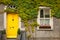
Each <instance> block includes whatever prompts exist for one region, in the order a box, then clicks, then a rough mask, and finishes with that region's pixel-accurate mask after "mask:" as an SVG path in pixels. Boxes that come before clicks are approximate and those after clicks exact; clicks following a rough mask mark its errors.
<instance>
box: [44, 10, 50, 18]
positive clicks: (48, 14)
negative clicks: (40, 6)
mask: <svg viewBox="0 0 60 40" xmlns="http://www.w3.org/2000/svg"><path fill="white" fill-rule="evenodd" d="M44 13H45V18H49V17H50V12H49V9H44Z"/></svg>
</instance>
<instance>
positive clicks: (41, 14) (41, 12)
mask: <svg viewBox="0 0 60 40" xmlns="http://www.w3.org/2000/svg"><path fill="white" fill-rule="evenodd" d="M43 16H44V15H43V9H41V10H40V17H41V18H43Z"/></svg>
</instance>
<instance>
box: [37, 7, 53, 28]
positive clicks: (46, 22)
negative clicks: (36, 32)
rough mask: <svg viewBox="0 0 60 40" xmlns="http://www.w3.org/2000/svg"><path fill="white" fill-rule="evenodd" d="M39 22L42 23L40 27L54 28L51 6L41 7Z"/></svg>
mask: <svg viewBox="0 0 60 40" xmlns="http://www.w3.org/2000/svg"><path fill="white" fill-rule="evenodd" d="M37 22H38V24H39V25H40V26H39V28H38V29H53V18H52V17H51V9H50V8H49V7H40V9H39V12H38V18H37Z"/></svg>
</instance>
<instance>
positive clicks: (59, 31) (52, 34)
mask: <svg viewBox="0 0 60 40" xmlns="http://www.w3.org/2000/svg"><path fill="white" fill-rule="evenodd" d="M33 35H34V38H35V40H60V19H57V18H53V30H43V31H42V30H36V32H35V33H34V34H33Z"/></svg>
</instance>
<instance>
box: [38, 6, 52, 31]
mask: <svg viewBox="0 0 60 40" xmlns="http://www.w3.org/2000/svg"><path fill="white" fill-rule="evenodd" d="M44 8H45V9H49V12H50V18H44V19H50V26H49V27H47V26H46V28H45V27H44V28H43V27H42V26H41V25H40V19H41V18H40V9H44ZM37 23H38V24H39V25H40V26H37V30H53V17H51V9H50V7H39V11H38V16H37Z"/></svg>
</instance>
